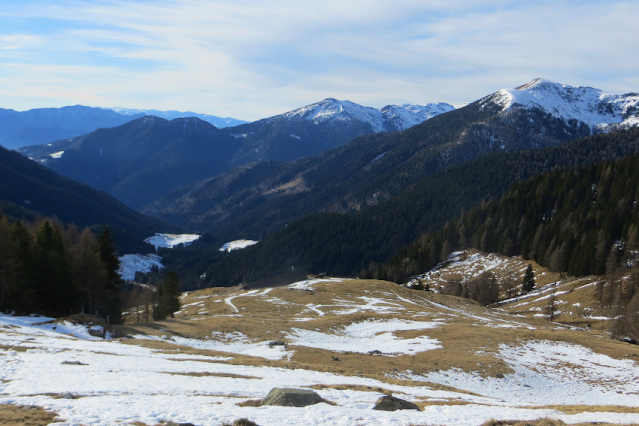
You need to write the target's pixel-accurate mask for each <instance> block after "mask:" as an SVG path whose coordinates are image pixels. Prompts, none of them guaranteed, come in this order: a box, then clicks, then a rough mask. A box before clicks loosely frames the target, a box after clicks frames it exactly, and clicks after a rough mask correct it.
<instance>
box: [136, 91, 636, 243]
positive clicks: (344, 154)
mask: <svg viewBox="0 0 639 426" xmlns="http://www.w3.org/2000/svg"><path fill="white" fill-rule="evenodd" d="M638 102H639V96H638V95H637V94H627V95H622V96H616V95H607V94H604V93H602V92H601V91H600V90H597V89H592V88H584V87H572V86H567V85H562V84H557V83H552V82H548V81H546V80H541V79H536V80H533V81H532V82H530V83H528V84H526V85H524V86H520V87H519V88H517V89H510V90H500V91H498V92H496V93H493V94H491V95H489V96H487V97H485V98H482V99H480V100H478V101H476V102H474V103H472V104H469V105H467V106H465V107H463V108H460V109H457V110H452V111H449V112H447V113H444V114H440V115H437V116H435V117H433V118H431V119H429V120H428V121H425V122H422V123H421V124H418V125H415V126H413V127H410V128H408V129H406V130H403V131H400V132H393V133H377V134H368V135H365V136H360V137H358V138H355V139H353V140H352V141H351V142H349V143H348V144H346V145H343V146H341V147H339V148H336V149H333V150H329V151H326V152H324V153H321V154H318V155H315V156H310V157H306V158H302V159H300V160H298V161H296V162H292V163H272V162H270V163H269V162H263V163H257V164H255V163H254V164H250V165H248V166H245V167H243V168H238V169H235V170H232V171H230V172H228V173H226V174H224V175H221V176H218V177H214V178H210V179H208V180H205V181H202V182H198V183H195V184H193V185H191V186H188V187H184V188H180V189H179V190H176V191H175V192H173V193H171V194H169V195H167V196H166V197H165V198H163V199H161V200H160V201H158V202H156V203H154V204H152V205H150V206H148V207H146V208H145V209H143V211H144V212H145V213H146V214H149V215H151V216H154V217H158V218H161V219H162V220H164V221H167V222H169V223H174V224H176V225H179V226H183V227H185V228H188V229H192V230H196V231H200V232H211V233H222V234H225V235H226V237H227V238H251V239H260V238H263V237H264V236H265V235H268V234H270V233H272V232H274V231H275V230H277V229H281V228H282V227H283V226H284V225H285V224H287V223H289V222H290V221H291V220H294V219H296V218H299V217H302V216H304V215H307V214H313V213H322V212H338V213H348V212H356V211H360V210H363V209H365V208H367V207H370V206H374V205H377V204H379V203H380V202H381V201H384V200H388V199H390V198H392V197H393V196H395V195H396V194H398V193H400V192H401V191H403V190H405V189H406V188H408V187H410V186H411V185H413V184H415V183H416V182H418V181H419V180H421V179H423V178H425V177H427V176H428V175H430V174H432V173H434V172H436V171H437V170H441V169H445V168H448V167H451V166H455V165H457V164H461V163H464V162H467V161H469V160H472V159H474V158H477V157H481V156H484V155H487V154H490V153H495V152H510V151H520V150H525V149H530V148H539V147H549V146H556V145H561V144H563V143H566V142H569V141H571V140H574V139H577V138H580V137H584V136H588V135H591V134H596V133H600V132H603V131H609V130H611V129H621V128H626V127H631V126H633V125H634V124H636V123H637V103H638ZM308 110H310V111H311V112H312V111H313V110H312V109H311V108H309V109H308ZM308 115H309V116H311V117H312V116H313V115H312V114H308ZM378 123H379V121H378Z"/></svg>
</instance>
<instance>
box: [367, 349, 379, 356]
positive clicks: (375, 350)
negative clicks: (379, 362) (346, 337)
mask: <svg viewBox="0 0 639 426" xmlns="http://www.w3.org/2000/svg"><path fill="white" fill-rule="evenodd" d="M368 354H369V355H382V351H380V350H378V349H374V350H372V351H369V352H368Z"/></svg>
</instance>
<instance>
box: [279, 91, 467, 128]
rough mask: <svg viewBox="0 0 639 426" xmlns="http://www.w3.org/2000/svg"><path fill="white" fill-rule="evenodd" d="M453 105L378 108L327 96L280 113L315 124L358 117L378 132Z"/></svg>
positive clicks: (423, 118)
mask: <svg viewBox="0 0 639 426" xmlns="http://www.w3.org/2000/svg"><path fill="white" fill-rule="evenodd" d="M453 109H455V108H454V107H453V106H452V105H450V104H447V103H443V102H436V103H429V104H426V105H411V104H403V105H387V106H385V107H383V108H381V109H377V108H372V107H366V106H362V105H358V104H356V103H354V102H350V101H339V100H337V99H333V98H327V99H324V100H323V101H320V102H317V103H314V104H311V105H307V106H305V107H302V108H299V109H296V110H293V111H290V112H287V113H285V114H283V115H282V116H281V117H285V118H295V117H299V118H304V119H307V120H311V121H313V122H315V123H316V124H317V123H322V122H326V121H330V120H341V121H351V120H352V121H359V122H362V123H366V124H369V125H370V126H371V128H372V130H373V131H374V132H381V131H396V130H404V129H407V128H409V127H411V126H414V125H416V124H419V123H421V122H423V121H426V120H428V119H429V118H432V117H434V116H436V115H438V114H442V113H444V112H448V111H452V110H453Z"/></svg>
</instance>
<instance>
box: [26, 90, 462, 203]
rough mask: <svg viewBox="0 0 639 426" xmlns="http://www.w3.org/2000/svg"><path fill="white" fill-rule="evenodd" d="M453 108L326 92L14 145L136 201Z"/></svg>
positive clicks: (149, 118)
mask: <svg viewBox="0 0 639 426" xmlns="http://www.w3.org/2000/svg"><path fill="white" fill-rule="evenodd" d="M452 109H453V107H452V106H451V105H448V104H428V105H423V106H418V105H402V106H388V107H385V108H382V109H375V108H369V107H364V106H361V105H357V104H354V103H352V102H347V101H336V100H334V99H327V100H325V101H322V102H319V103H317V104H313V105H309V106H307V107H304V108H300V109H297V110H294V111H291V112H289V113H286V114H282V115H279V116H276V117H271V118H269V119H264V120H260V121H257V122H254V123H249V124H243V125H240V126H236V127H228V128H224V129H218V128H216V127H215V126H213V125H211V124H209V123H208V122H205V121H202V120H200V119H198V118H177V119H173V120H171V121H168V120H164V119H161V118H157V117H153V116H146V117H142V118H138V119H136V120H133V121H131V122H129V123H126V124H124V125H121V126H118V127H114V128H110V129H99V130H97V131H95V132H92V133H90V134H87V135H83V136H80V137H75V138H70V139H64V140H60V141H56V142H53V143H49V144H45V145H38V146H29V147H25V148H22V149H20V150H19V152H21V153H22V154H24V155H25V156H28V157H30V158H32V159H34V160H36V161H37V162H39V163H41V164H44V165H46V166H47V167H50V168H51V169H53V170H55V171H57V172H59V173H60V174H62V175H64V176H67V177H69V178H72V179H75V180H78V181H80V182H83V183H86V184H88V185H91V186H93V187H94V188H98V189H101V190H104V191H106V192H108V193H109V194H111V195H113V196H115V197H116V198H118V199H119V200H121V201H122V202H124V203H125V204H127V205H128V206H131V207H133V208H136V209H139V208H142V207H144V206H145V205H147V204H149V203H152V202H155V201H157V200H158V199H160V198H161V197H163V196H165V195H166V194H168V193H169V192H170V191H172V190H174V189H176V188H180V187H182V186H184V185H187V184H191V183H194V182H197V181H200V180H203V179H206V178H209V177H211V176H217V175H219V174H221V173H224V172H226V171H229V170H231V169H232V168H234V167H237V166H242V165H245V164H248V163H255V162H262V161H267V160H277V161H292V160H296V159H298V158H300V157H303V156H307V155H311V154H316V153H318V152H322V151H325V150H327V149H329V148H333V147H335V146H340V145H343V144H344V143H346V142H348V141H349V140H351V139H352V138H354V137H356V136H359V135H362V134H366V133H373V132H382V131H391V130H398V129H403V128H406V127H408V126H411V125H413V124H416V123H420V122H422V121H424V120H427V119H429V118H431V117H433V116H436V115H438V114H441V113H442V112H445V111H450V110H452Z"/></svg>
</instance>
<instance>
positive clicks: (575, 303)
mask: <svg viewBox="0 0 639 426" xmlns="http://www.w3.org/2000/svg"><path fill="white" fill-rule="evenodd" d="M476 254H479V255H480V256H481V257H482V258H483V259H484V262H483V264H484V265H482V262H476V263H472V262H468V261H466V262H464V261H463V259H469V258H471V256H473V255H476ZM461 259H462V262H452V263H450V264H447V265H444V266H443V267H442V268H440V269H437V270H434V271H432V272H431V273H430V274H428V276H427V277H426V278H424V279H422V282H423V283H424V284H429V286H430V288H431V289H435V290H436V291H441V290H442V289H443V288H444V287H445V286H446V285H447V284H448V282H450V281H452V280H459V281H461V282H465V281H467V280H470V279H472V278H474V277H476V276H477V275H479V274H481V273H482V272H486V271H489V272H490V273H492V274H494V275H495V277H496V280H497V283H498V284H502V283H503V282H504V281H505V280H506V279H507V277H509V276H511V277H514V278H515V279H516V281H517V283H518V284H519V285H520V286H521V283H522V282H523V276H524V272H525V270H526V267H527V266H528V264H531V265H532V267H533V270H534V274H535V282H536V288H537V289H540V288H542V287H544V286H547V285H548V284H551V283H556V285H555V286H554V290H555V292H556V293H563V294H558V295H557V296H556V297H557V302H558V305H557V310H559V311H561V313H560V314H559V315H558V316H557V318H555V321H556V322H560V323H564V324H569V325H574V326H577V327H583V328H586V327H587V325H588V324H590V325H591V330H592V331H593V332H598V333H601V332H602V331H606V330H608V329H609V328H610V324H609V321H607V320H602V319H597V318H598V317H610V316H611V313H610V312H609V310H608V309H607V308H605V307H602V304H601V302H600V301H599V294H598V287H597V286H596V285H595V284H596V283H597V282H599V281H601V279H602V278H601V277H596V276H586V277H572V276H567V275H564V274H560V273H558V272H551V271H550V270H549V269H548V268H545V267H543V266H540V265H538V264H537V263H535V262H534V261H529V260H525V259H523V258H522V257H521V256H516V257H508V256H503V255H499V254H495V253H490V254H485V253H480V252H478V251H477V250H475V249H472V250H468V251H467V252H466V254H465V255H463V256H461ZM497 262H501V263H500V264H499V265H498V266H497V267H494V268H492V269H490V270H489V268H488V267H487V266H488V265H489V264H491V263H492V264H494V263H497ZM518 290H521V287H520V288H519V289H518ZM550 294H551V291H550V290H547V291H544V292H543V293H539V292H532V293H531V294H530V295H528V296H526V297H524V298H520V300H512V301H506V302H500V303H499V304H497V305H494V306H495V307H498V308H502V309H505V310H506V311H508V312H510V313H513V314H519V315H525V316H528V317H533V316H535V315H540V314H543V313H544V310H545V308H546V306H547V305H548V302H549V300H548V298H547V296H549V295H550ZM604 294H605V293H604ZM500 298H502V299H505V298H506V294H505V293H504V292H503V291H502V292H501V294H500ZM604 299H605V297H604Z"/></svg>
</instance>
